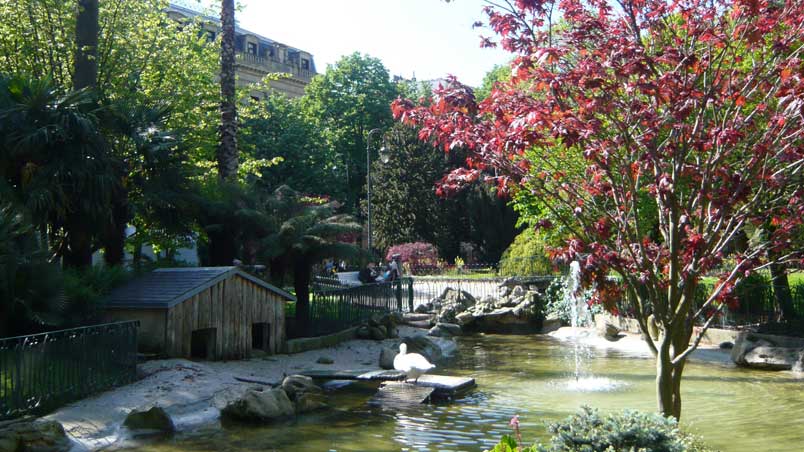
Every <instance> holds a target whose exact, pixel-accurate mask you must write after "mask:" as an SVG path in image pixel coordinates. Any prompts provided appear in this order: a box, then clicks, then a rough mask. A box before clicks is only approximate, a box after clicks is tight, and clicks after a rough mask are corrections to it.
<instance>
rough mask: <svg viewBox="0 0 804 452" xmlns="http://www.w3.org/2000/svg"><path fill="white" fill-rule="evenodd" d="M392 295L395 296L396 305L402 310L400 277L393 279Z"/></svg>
mask: <svg viewBox="0 0 804 452" xmlns="http://www.w3.org/2000/svg"><path fill="white" fill-rule="evenodd" d="M394 295H395V296H396V307H397V310H398V311H399V312H402V278H399V279H397V280H396V281H394Z"/></svg>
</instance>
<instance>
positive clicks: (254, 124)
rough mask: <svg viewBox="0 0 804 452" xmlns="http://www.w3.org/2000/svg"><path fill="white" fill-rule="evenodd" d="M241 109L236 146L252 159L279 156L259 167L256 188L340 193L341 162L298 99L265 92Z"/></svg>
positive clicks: (313, 192) (333, 195) (306, 192)
mask: <svg viewBox="0 0 804 452" xmlns="http://www.w3.org/2000/svg"><path fill="white" fill-rule="evenodd" d="M241 108H242V112H243V113H242V115H240V118H241V126H240V129H239V135H238V145H239V148H240V151H241V152H242V153H243V154H245V155H248V156H251V157H253V158H255V159H269V160H270V159H274V158H277V157H282V159H283V161H282V162H281V163H280V164H278V165H274V166H271V167H270V168H264V169H262V170H260V171H259V176H260V177H259V179H257V180H256V181H255V184H256V186H257V187H259V189H260V190H264V191H266V192H269V193H270V192H273V191H274V190H276V189H277V188H279V187H280V186H281V185H289V186H291V187H294V188H295V189H296V190H298V191H300V192H302V193H305V194H311V195H330V196H332V197H334V198H336V199H337V198H340V197H342V196H343V195H344V194H345V187H344V185H343V184H342V181H341V180H340V178H339V177H338V168H339V167H340V166H342V165H341V164H340V163H339V162H338V160H337V158H336V156H335V152H334V151H333V149H332V148H331V147H329V146H328V144H327V143H326V142H325V140H324V138H323V136H322V132H321V130H319V129H318V127H316V126H315V124H314V122H313V121H312V119H311V118H309V117H307V116H306V114H305V112H304V110H302V108H301V105H300V102H299V101H298V99H290V98H288V97H286V96H284V95H282V94H278V93H271V94H270V95H269V96H268V98H267V99H265V100H261V101H258V102H257V101H249V102H248V103H246V104H245V105H244V106H243V107H241Z"/></svg>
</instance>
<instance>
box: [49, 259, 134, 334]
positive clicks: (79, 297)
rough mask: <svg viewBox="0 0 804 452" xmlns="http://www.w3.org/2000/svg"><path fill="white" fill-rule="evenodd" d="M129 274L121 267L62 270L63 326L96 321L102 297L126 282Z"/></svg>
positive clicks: (99, 312) (99, 314)
mask: <svg viewBox="0 0 804 452" xmlns="http://www.w3.org/2000/svg"><path fill="white" fill-rule="evenodd" d="M131 276H132V273H131V272H130V271H128V270H126V269H125V268H123V267H106V266H100V265H97V266H94V267H91V268H87V269H82V270H76V269H65V270H64V299H65V301H66V303H65V310H64V313H63V315H64V319H63V320H64V323H65V324H66V325H65V326H76V325H85V324H89V323H95V322H98V321H99V320H100V316H101V310H102V308H103V306H102V304H101V303H102V300H103V296H104V295H106V294H108V293H109V292H110V291H111V290H112V289H113V288H115V287H117V286H119V285H121V284H123V283H124V282H126V281H127V280H128V279H129V278H130V277H131Z"/></svg>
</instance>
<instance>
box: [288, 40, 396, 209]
mask: <svg viewBox="0 0 804 452" xmlns="http://www.w3.org/2000/svg"><path fill="white" fill-rule="evenodd" d="M395 97H396V88H395V86H394V84H393V83H392V82H391V80H390V77H389V74H388V70H387V69H386V68H385V66H383V64H382V62H381V61H380V60H378V59H376V58H372V57H369V56H364V55H361V54H359V53H354V54H352V55H349V56H345V57H343V58H341V59H340V60H339V61H338V62H337V63H335V64H334V65H332V66H330V67H328V68H327V70H326V72H325V73H324V74H321V75H318V76H316V77H315V78H314V79H313V80H312V82H310V85H308V86H307V89H306V90H305V95H304V97H303V98H302V105H303V107H304V109H305V110H306V112H307V114H308V115H309V117H310V118H312V119H313V121H314V124H315V126H316V127H318V128H319V129H320V130H322V131H323V134H324V139H325V140H326V143H327V145H328V146H329V147H330V148H332V149H335V151H336V152H337V153H338V160H339V166H338V169H337V174H338V177H340V178H342V180H344V181H345V190H344V191H345V196H344V202H345V203H346V205H347V206H349V209H350V210H352V211H355V212H356V211H357V209H358V200H359V199H360V197H361V193H362V192H363V190H364V187H365V183H366V164H367V162H366V138H367V135H368V132H369V131H370V130H372V129H375V128H385V127H388V126H389V125H390V124H391V123H392V118H391V110H390V108H389V105H390V103H391V101H392V100H393V99H394V98H395ZM372 153H374V155H373V156H372V160H375V159H376V157H377V156H376V150H372Z"/></svg>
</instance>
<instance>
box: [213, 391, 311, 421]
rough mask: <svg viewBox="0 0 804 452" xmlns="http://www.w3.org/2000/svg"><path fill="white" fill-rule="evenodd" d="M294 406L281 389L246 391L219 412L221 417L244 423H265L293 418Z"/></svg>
mask: <svg viewBox="0 0 804 452" xmlns="http://www.w3.org/2000/svg"><path fill="white" fill-rule="evenodd" d="M294 414H295V406H294V404H293V402H291V401H290V398H288V395H287V393H286V392H285V391H284V390H283V389H282V388H275V389H271V390H268V391H258V390H255V389H252V390H249V391H246V393H245V394H243V396H242V397H240V398H239V399H237V400H235V401H233V402H231V403H229V404H228V405H226V407H225V408H224V409H223V410H221V416H223V417H225V418H227V419H232V420H237V421H246V422H266V421H272V420H275V419H281V418H286V417H290V416H293V415H294Z"/></svg>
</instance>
